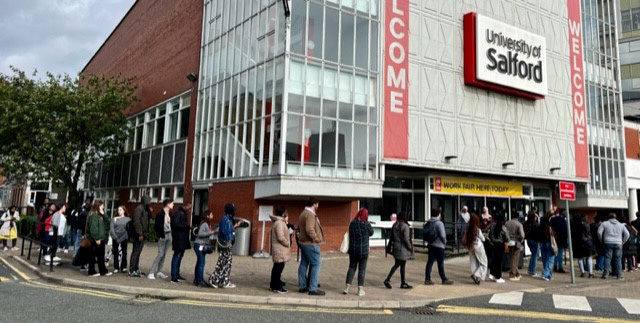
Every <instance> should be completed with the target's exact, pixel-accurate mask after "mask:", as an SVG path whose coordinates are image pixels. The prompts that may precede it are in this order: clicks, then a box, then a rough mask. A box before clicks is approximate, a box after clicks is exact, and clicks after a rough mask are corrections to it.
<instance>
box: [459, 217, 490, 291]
mask: <svg viewBox="0 0 640 323" xmlns="http://www.w3.org/2000/svg"><path fill="white" fill-rule="evenodd" d="M463 240H464V241H463V243H464V246H465V247H466V248H467V250H469V265H470V267H471V279H473V282H475V283H476V284H478V285H480V282H481V281H483V280H484V279H485V277H486V276H487V266H488V263H487V253H486V252H485V250H484V240H485V238H484V235H483V234H482V230H480V216H479V215H477V214H475V213H473V214H471V217H470V219H469V227H468V228H467V231H466V232H465V235H464V239H463Z"/></svg>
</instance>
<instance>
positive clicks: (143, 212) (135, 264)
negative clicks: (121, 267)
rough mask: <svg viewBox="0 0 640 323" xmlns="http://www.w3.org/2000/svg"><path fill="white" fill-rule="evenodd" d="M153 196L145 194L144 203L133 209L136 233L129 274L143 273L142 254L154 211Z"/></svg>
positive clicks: (138, 274)
mask: <svg viewBox="0 0 640 323" xmlns="http://www.w3.org/2000/svg"><path fill="white" fill-rule="evenodd" d="M150 203H151V197H149V195H144V196H143V197H142V203H140V205H138V206H137V207H136V209H135V210H134V211H133V219H132V220H131V221H133V227H134V228H135V231H136V234H135V236H133V237H131V238H133V248H132V250H131V260H130V261H129V276H131V277H140V276H142V275H143V274H142V273H141V272H140V254H141V253H142V249H143V248H144V239H145V236H146V235H147V230H149V216H150V215H151V213H152V212H153V209H152V208H151V205H150Z"/></svg>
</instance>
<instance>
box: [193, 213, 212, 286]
mask: <svg viewBox="0 0 640 323" xmlns="http://www.w3.org/2000/svg"><path fill="white" fill-rule="evenodd" d="M212 221H213V213H211V211H208V210H207V211H204V214H203V215H202V221H200V225H199V226H198V232H197V233H196V241H195V242H194V244H193V251H194V252H195V253H196V268H195V273H194V274H195V275H194V277H195V278H194V279H193V284H194V285H196V286H198V287H210V286H209V284H207V283H206V282H205V281H204V265H205V260H206V258H205V257H206V256H207V251H208V250H211V249H212V246H211V240H212V239H213V230H211V222H212Z"/></svg>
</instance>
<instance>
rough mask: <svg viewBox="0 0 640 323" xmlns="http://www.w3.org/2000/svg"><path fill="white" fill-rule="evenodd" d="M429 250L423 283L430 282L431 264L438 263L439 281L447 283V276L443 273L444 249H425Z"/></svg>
mask: <svg viewBox="0 0 640 323" xmlns="http://www.w3.org/2000/svg"><path fill="white" fill-rule="evenodd" d="M427 249H428V250H429V258H428V259H427V265H426V267H425V270H424V281H431V270H432V268H433V262H434V261H435V262H437V263H438V274H439V275H440V279H442V282H443V283H444V282H445V281H447V275H445V273H444V248H438V247H427Z"/></svg>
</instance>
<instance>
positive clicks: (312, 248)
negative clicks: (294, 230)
mask: <svg viewBox="0 0 640 323" xmlns="http://www.w3.org/2000/svg"><path fill="white" fill-rule="evenodd" d="M300 251H301V255H302V257H300V267H298V287H299V288H300V289H306V288H308V289H309V291H310V292H312V291H315V290H317V289H318V274H319V273H320V264H321V263H322V256H321V255H320V246H319V245H317V244H300ZM308 267H311V269H309V286H307V279H306V276H307V268H308Z"/></svg>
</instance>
